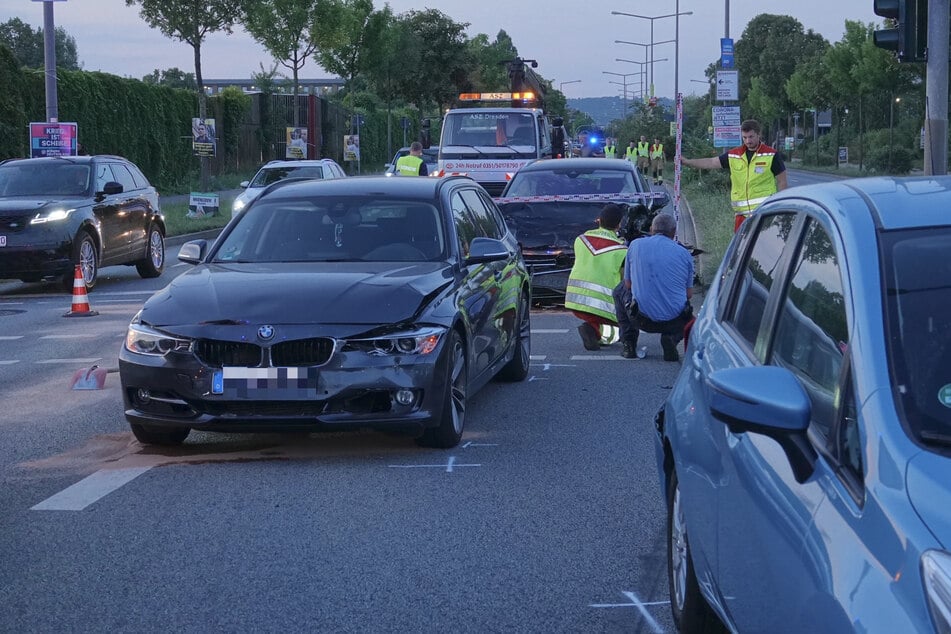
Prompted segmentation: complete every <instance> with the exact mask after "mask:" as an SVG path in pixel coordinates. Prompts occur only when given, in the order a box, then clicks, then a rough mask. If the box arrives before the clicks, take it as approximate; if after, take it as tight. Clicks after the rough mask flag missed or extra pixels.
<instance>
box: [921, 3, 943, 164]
mask: <svg viewBox="0 0 951 634" xmlns="http://www.w3.org/2000/svg"><path fill="white" fill-rule="evenodd" d="M948 20H949V9H948V0H928V62H927V64H928V66H927V78H926V80H925V164H924V171H925V174H926V175H943V174H947V173H948Z"/></svg>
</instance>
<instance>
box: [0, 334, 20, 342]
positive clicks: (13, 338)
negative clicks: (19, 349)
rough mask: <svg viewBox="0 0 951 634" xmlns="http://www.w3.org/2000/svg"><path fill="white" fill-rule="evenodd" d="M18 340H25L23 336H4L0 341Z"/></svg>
mask: <svg viewBox="0 0 951 634" xmlns="http://www.w3.org/2000/svg"><path fill="white" fill-rule="evenodd" d="M16 339H23V335H4V336H2V337H0V341H15V340H16Z"/></svg>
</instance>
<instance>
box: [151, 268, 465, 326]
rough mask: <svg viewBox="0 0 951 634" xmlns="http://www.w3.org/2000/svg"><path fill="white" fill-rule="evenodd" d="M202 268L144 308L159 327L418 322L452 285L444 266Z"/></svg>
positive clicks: (182, 276)
mask: <svg viewBox="0 0 951 634" xmlns="http://www.w3.org/2000/svg"><path fill="white" fill-rule="evenodd" d="M345 266H346V267H347V269H346V270H342V265H341V263H303V264H301V263H267V264H202V265H198V266H197V267H195V268H194V269H192V270H191V271H188V272H186V273H183V274H182V275H180V276H179V277H177V278H175V279H174V280H173V281H172V283H171V284H169V285H168V286H166V287H165V288H164V289H163V290H161V291H159V292H158V293H156V294H155V295H153V296H152V297H151V298H150V299H149V300H148V301H147V302H146V303H145V306H144V307H143V309H142V314H141V319H142V321H143V322H145V323H148V324H151V325H153V326H158V327H162V326H165V327H169V326H181V325H185V324H208V323H218V324H227V323H235V324H238V323H252V324H277V323H280V324H387V323H399V322H402V321H405V320H409V319H412V318H413V317H414V315H416V313H417V312H418V311H419V310H420V307H421V306H423V305H424V304H425V303H427V302H429V301H432V299H433V298H434V297H436V296H437V295H438V294H439V293H440V292H441V291H442V290H444V289H445V288H446V287H447V286H448V285H449V284H450V283H451V278H452V272H451V269H450V268H449V267H448V266H447V265H445V264H443V263H433V262H421V263H400V264H396V265H394V263H392V262H391V263H379V262H366V263H354V262H348V263H346V264H345Z"/></svg>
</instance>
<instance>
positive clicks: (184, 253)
mask: <svg viewBox="0 0 951 634" xmlns="http://www.w3.org/2000/svg"><path fill="white" fill-rule="evenodd" d="M207 247H208V241H207V240H191V241H190V242H186V243H185V244H183V245H182V247H181V248H180V249H179V250H178V259H179V260H181V261H182V262H186V263H188V264H198V263H200V262H201V261H202V260H203V259H204V258H205V249H206V248H207Z"/></svg>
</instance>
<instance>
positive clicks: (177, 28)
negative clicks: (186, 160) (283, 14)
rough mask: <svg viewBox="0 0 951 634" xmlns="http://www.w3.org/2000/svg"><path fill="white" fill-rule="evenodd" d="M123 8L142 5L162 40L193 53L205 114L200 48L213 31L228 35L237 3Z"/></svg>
mask: <svg viewBox="0 0 951 634" xmlns="http://www.w3.org/2000/svg"><path fill="white" fill-rule="evenodd" d="M125 3H126V6H130V7H131V6H133V5H141V7H142V9H141V10H140V11H139V15H140V16H141V17H142V19H143V20H145V21H146V22H147V23H148V25H149V26H151V27H152V28H153V29H159V30H160V31H161V32H162V34H163V35H165V37H170V38H173V39H176V40H179V41H180V42H185V43H187V44H188V45H189V46H191V47H192V50H193V51H194V52H195V83H196V88H197V90H198V118H199V119H201V120H203V121H204V120H205V118H206V114H207V112H208V106H207V100H206V97H205V83H204V81H203V80H202V76H201V45H202V42H204V41H205V36H206V35H208V34H209V33H214V32H216V31H224V32H225V33H231V27H232V26H234V22H235V18H236V17H237V16H238V11H239V8H240V0H125ZM201 186H202V189H203V190H207V189H208V158H207V157H205V156H202V157H201Z"/></svg>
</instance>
